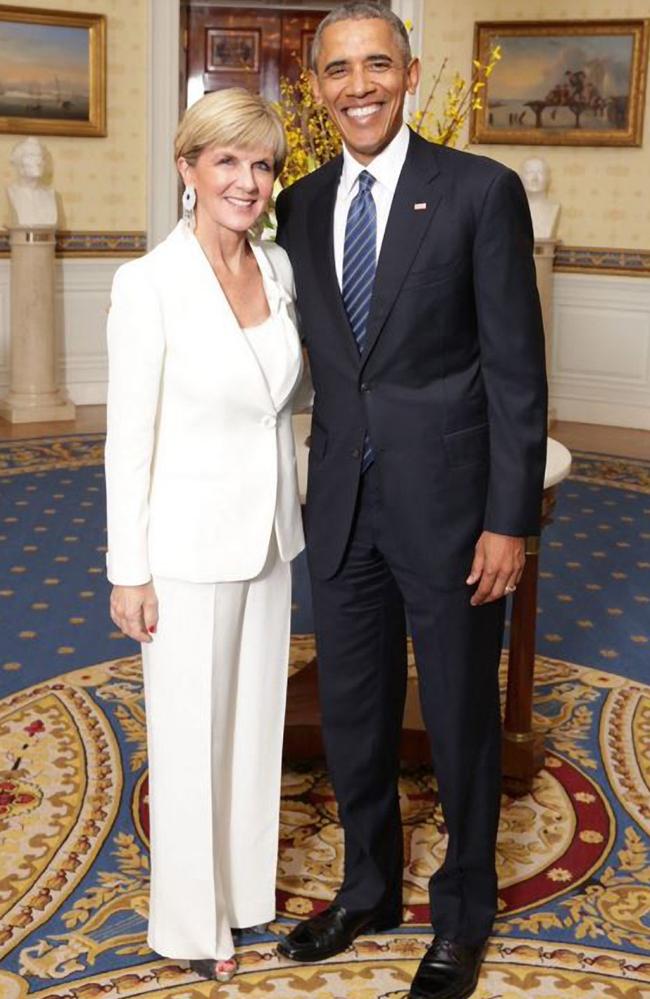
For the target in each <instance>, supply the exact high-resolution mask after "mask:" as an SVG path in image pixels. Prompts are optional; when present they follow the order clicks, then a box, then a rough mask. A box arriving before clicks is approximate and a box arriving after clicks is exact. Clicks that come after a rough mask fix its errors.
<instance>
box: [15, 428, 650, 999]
mask: <svg viewBox="0 0 650 999" xmlns="http://www.w3.org/2000/svg"><path fill="white" fill-rule="evenodd" d="M101 456H102V438H101V436H100V435H83V436H81V437H79V436H75V435H70V436H69V437H61V438H56V439H52V440H49V441H24V442H14V443H11V444H8V445H0V575H1V578H0V642H1V643H2V651H1V654H0V680H2V683H3V686H2V688H1V689H0V698H1V699H0V997H1V999H26V997H32V996H36V997H39V999H95V997H97V999H100V997H102V999H118V997H126V999H131V997H135V996H151V997H160V999H163V997H164V999H199V997H210V999H222V997H225V999H227V997H239V996H241V997H244V996H248V997H253V999H257V997H260V999H262V997H277V999H307V997H314V999H404V997H405V996H406V994H407V991H408V983H409V981H410V978H411V977H412V975H413V973H414V970H415V968H416V966H417V961H418V959H419V957H420V955H421V954H422V952H423V951H424V949H425V947H426V946H427V943H428V941H429V939H430V934H429V930H428V926H427V912H426V901H427V895H426V883H427V879H428V877H429V875H430V873H431V871H432V870H433V869H434V867H435V866H436V865H437V864H438V862H439V860H440V858H441V856H442V854H443V852H444V847H445V829H444V823H443V821H442V816H441V813H440V808H439V806H438V802H437V796H436V788H435V782H434V781H433V779H432V777H431V774H430V772H429V771H428V770H426V769H405V770H404V771H403V773H402V779H401V788H400V790H401V803H402V812H403V817H404V836H405V867H404V895H405V910H404V917H405V918H404V923H403V925H402V927H401V928H400V929H399V930H397V931H394V932H390V933H386V934H380V935H377V936H369V937H362V938H359V939H358V940H357V941H356V943H355V945H354V947H353V948H351V949H350V950H349V951H347V952H346V953H345V954H343V955H341V956H340V957H338V958H335V959H332V960H330V961H328V962H325V963H324V964H322V965H320V966H308V967H296V966H293V965H289V964H288V963H287V962H283V961H280V960H279V959H278V957H277V955H276V952H275V939H276V935H277V934H278V933H282V932H286V931H287V928H288V926H289V925H290V922H289V921H290V920H294V919H296V918H299V917H300V916H302V915H304V914H308V913H310V912H314V911H317V910H318V909H319V908H322V907H323V906H324V905H326V904H327V901H328V900H329V899H330V898H331V896H332V893H333V892H334V890H335V887H336V885H337V883H338V881H339V879H340V873H341V864H342V838H341V832H340V828H339V826H338V824H337V814H336V805H335V801H334V798H333V795H332V790H331V787H330V784H329V781H328V779H327V776H326V774H325V773H324V771H323V770H322V769H321V768H319V767H315V766H310V765H307V764H305V765H303V766H300V767H292V768H288V769H287V770H286V771H285V775H284V783H283V802H282V824H281V846H280V857H279V868H278V920H277V922H276V923H274V924H273V925H272V926H270V927H269V929H268V932H267V933H265V934H262V935H255V934H248V935H245V936H243V937H242V938H241V940H240V942H239V956H240V962H241V967H242V971H241V974H240V975H238V976H237V978H236V979H234V980H233V982H231V983H230V984H229V985H227V986H221V987H219V986H217V985H216V984H215V983H206V982H201V981H199V980H198V979H197V978H196V976H195V975H193V974H191V973H190V972H189V971H188V970H187V968H186V967H185V966H184V965H183V964H182V963H181V962H174V961H169V960H164V959H161V958H159V957H158V956H157V955H155V954H152V953H151V952H150V951H149V950H148V948H147V946H146V942H145V926H146V915H147V905H148V813H147V762H146V748H145V740H144V731H145V730H144V709H143V699H142V686H141V676H140V665H139V659H138V657H137V656H133V655H130V654H129V653H130V652H131V650H132V649H133V648H134V647H133V646H132V644H131V643H129V642H127V641H125V640H124V639H122V638H120V636H119V635H118V634H117V633H115V631H114V629H113V628H112V625H111V622H110V620H109V619H108V616H107V613H106V596H107V587H106V584H105V581H104V578H103V565H102V563H103V555H104V551H105V546H104V536H103V504H102V492H103V482H102V471H101V467H100V463H101ZM575 459H576V460H575V464H574V472H573V475H572V478H571V480H570V481H568V482H567V483H564V484H563V486H562V488H561V490H560V496H559V501H558V508H557V511H556V518H555V523H554V524H552V525H551V526H550V527H549V528H547V529H546V531H545V544H544V549H543V557H542V572H541V579H540V598H539V611H540V618H539V624H540V627H539V629H538V648H539V650H540V653H541V654H540V656H539V657H538V661H537V671H536V680H537V682H536V691H535V695H536V697H535V712H536V724H537V726H538V727H539V728H540V729H542V730H544V732H545V734H546V747H547V757H546V765H545V767H544V770H543V771H542V773H541V774H540V775H539V778H538V780H537V781H536V783H535V785H534V787H533V790H532V792H531V793H530V794H529V795H527V796H526V797H524V798H520V799H516V800H515V799H510V798H507V797H504V799H503V808H502V814H501V826H500V830H499V843H498V851H499V852H498V862H499V875H500V901H499V908H500V913H499V918H498V921H497V925H496V930H495V934H494V936H493V938H492V941H491V945H490V950H489V952H488V955H487V960H486V963H485V966H484V969H483V973H482V977H481V982H480V985H479V988H478V990H477V992H476V996H477V999H524V996H526V997H528V999H559V997H568V999H578V997H581V999H618V997H621V999H644V997H645V996H648V995H650V668H649V664H648V658H649V649H650V645H649V644H648V643H649V641H650V636H649V634H648V633H649V630H650V629H649V628H648V604H650V571H649V570H650V546H649V545H648V540H649V539H650V501H649V499H648V497H649V496H650V463H647V462H627V461H623V460H620V459H609V458H603V457H595V456H590V455H576V456H575ZM301 572H303V569H301V567H300V566H298V569H297V587H296V606H295V608H294V624H295V627H294V630H295V631H296V632H297V634H296V635H295V636H294V639H293V644H292V660H293V666H294V668H296V669H297V668H300V665H301V664H302V663H304V662H306V661H309V660H310V659H311V658H312V656H313V652H314V650H313V642H312V638H311V636H310V635H309V634H299V633H300V632H304V631H306V630H308V629H307V628H306V627H305V621H307V620H308V610H307V605H308V591H307V590H306V586H305V582H304V578H303V577H301V575H300V574H301ZM575 663H580V664H582V665H575ZM610 671H612V672H610Z"/></svg>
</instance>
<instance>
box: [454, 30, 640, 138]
mask: <svg viewBox="0 0 650 999" xmlns="http://www.w3.org/2000/svg"><path fill="white" fill-rule="evenodd" d="M649 23H650V22H648V21H645V20H636V21H628V20H626V21H492V22H479V23H477V24H476V25H475V29H474V58H475V59H478V60H480V61H481V62H483V63H484V64H485V63H486V62H487V60H488V58H489V53H490V51H491V50H492V49H494V48H495V47H496V46H499V47H500V49H501V59H500V60H499V62H498V63H497V65H496V66H495V68H494V71H493V72H492V74H491V76H490V77H489V79H488V80H487V81H486V86H485V90H484V91H483V97H482V100H481V104H482V106H481V108H479V109H477V110H475V111H474V112H473V114H472V119H471V126H470V141H471V142H486V143H509V144H518V145H526V146H529V145H546V146H640V145H641V137H642V132H643V109H644V100H645V84H646V67H647V61H648V24H649Z"/></svg>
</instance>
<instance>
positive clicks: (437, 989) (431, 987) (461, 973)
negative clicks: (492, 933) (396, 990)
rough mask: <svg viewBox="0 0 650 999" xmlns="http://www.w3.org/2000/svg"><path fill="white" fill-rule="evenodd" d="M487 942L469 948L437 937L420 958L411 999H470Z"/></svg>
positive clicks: (410, 994) (410, 995) (410, 993)
mask: <svg viewBox="0 0 650 999" xmlns="http://www.w3.org/2000/svg"><path fill="white" fill-rule="evenodd" d="M484 953H485V944H481V945H480V946H478V947H466V946H464V945H463V944H459V943H454V941H453V940H445V938H444V937H434V939H433V943H432V944H431V946H430V947H429V949H428V951H427V952H426V954H425V955H424V957H423V958H422V960H421V961H420V967H419V968H418V970H417V972H416V974H415V978H414V979H413V983H412V985H411V991H410V992H409V999H468V997H469V996H471V995H472V993H473V992H474V989H475V988H476V985H477V983H478V976H479V971H480V970H481V962H482V961H483V955H484Z"/></svg>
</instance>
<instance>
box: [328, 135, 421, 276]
mask: <svg viewBox="0 0 650 999" xmlns="http://www.w3.org/2000/svg"><path fill="white" fill-rule="evenodd" d="M409 139H410V133H409V130H408V126H407V125H402V127H401V128H400V130H399V132H398V133H397V135H396V136H395V138H394V139H393V141H392V142H390V143H389V144H388V145H387V146H386V148H385V149H384V150H382V152H381V153H380V154H379V156H375V158H374V160H372V161H371V162H370V163H369V164H368V165H367V166H364V165H363V163H359V161H358V160H355V158H354V156H352V154H351V153H349V152H348V150H347V149H346V147H345V146H344V147H343V170H342V171H341V180H340V181H339V189H338V193H337V195H336V204H335V206H334V263H335V266H336V276H337V278H338V282H339V288H340V287H342V284H343V247H344V244H345V224H346V222H347V219H348V212H349V210H350V205H351V203H352V200H353V198H354V197H355V195H356V193H357V190H358V187H359V183H358V182H359V174H360V173H361V172H362V171H363V170H367V171H368V173H371V174H372V176H373V177H374V178H375V183H374V184H373V185H372V188H371V191H372V196H373V199H374V202H375V207H376V209H377V257H379V251H380V250H381V244H382V241H383V238H384V233H385V232H386V223H387V222H388V215H389V213H390V208H391V205H392V203H393V195H394V194H395V188H396V187H397V181H398V180H399V175H400V173H401V172H402V167H403V166H404V161H405V160H406V153H407V151H408V147H409Z"/></svg>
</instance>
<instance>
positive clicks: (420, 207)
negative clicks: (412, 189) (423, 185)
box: [413, 201, 427, 212]
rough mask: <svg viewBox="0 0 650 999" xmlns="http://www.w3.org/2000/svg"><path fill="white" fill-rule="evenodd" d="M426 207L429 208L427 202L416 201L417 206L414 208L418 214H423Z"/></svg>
mask: <svg viewBox="0 0 650 999" xmlns="http://www.w3.org/2000/svg"><path fill="white" fill-rule="evenodd" d="M426 207H427V203H426V201H416V202H415V204H414V205H413V208H414V209H415V211H416V212H423V211H424V210H425V208H426Z"/></svg>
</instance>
